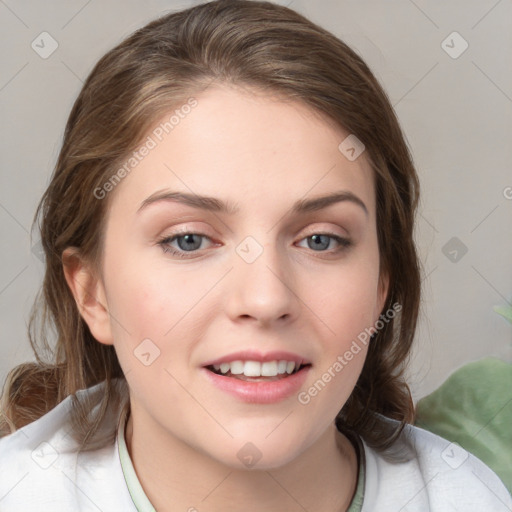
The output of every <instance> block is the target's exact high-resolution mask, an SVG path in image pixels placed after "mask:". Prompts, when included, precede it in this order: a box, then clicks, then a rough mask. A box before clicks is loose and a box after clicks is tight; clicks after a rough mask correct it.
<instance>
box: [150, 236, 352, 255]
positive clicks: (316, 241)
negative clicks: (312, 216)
mask: <svg viewBox="0 0 512 512" xmlns="http://www.w3.org/2000/svg"><path fill="white" fill-rule="evenodd" d="M203 238H206V239H208V240H210V238H209V237H208V236H206V235H204V234H202V233H193V232H184V233H180V234H176V235H171V236H166V237H165V238H162V239H160V240H159V241H158V245H160V246H161V247H162V250H163V251H164V252H165V253H169V254H171V255H173V256H177V257H178V258H183V259H185V258H194V257H196V256H195V253H196V252H197V251H198V250H199V249H200V247H201V243H202V239H203ZM302 240H307V241H308V248H310V249H312V250H313V252H326V253H328V254H337V253H339V252H341V251H343V250H344V249H348V248H349V247H350V246H351V245H352V242H351V241H350V240H349V239H348V238H343V237H340V236H338V235H334V234H332V233H315V234H313V235H309V236H307V237H305V238H302V239H301V241H302ZM332 240H334V241H335V242H336V244H338V247H337V248H335V249H333V250H331V251H326V250H325V249H327V248H328V247H329V245H330V244H331V241H332ZM173 242H177V245H178V247H177V248H176V247H174V246H171V245H170V244H171V243H173ZM317 249H320V251H318V250H317Z"/></svg>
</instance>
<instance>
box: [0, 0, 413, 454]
mask: <svg viewBox="0 0 512 512" xmlns="http://www.w3.org/2000/svg"><path fill="white" fill-rule="evenodd" d="M211 83H218V84H229V85H235V86H240V87H252V88H256V89H258V90H261V91H263V92H268V93H269V94H272V95H278V96H280V97H282V98H283V99H285V100H295V101H299V102H302V103H303V104H305V105H307V106H309V107H311V108H312V109H313V110H314V111H316V112H317V113H319V114H322V115H324V116H327V117H328V118H329V119H331V120H332V121H333V122H334V123H336V125H337V126H339V127H341V128H342V129H344V130H346V131H348V132H349V133H352V134H355V135H356V136H357V138H358V139H360V140H361V141H362V142H363V144H364V145H365V147H366V151H365V155H366V158H367V159H368V161H369V162H370V164H371V166H372V168H373V171H374V172H373V174H374V180H375V190H376V208H377V224H378V225H377V231H378V245H379V253H380V265H381V269H380V270H381V272H386V273H387V275H388V276H389V283H390V287H389V291H388V296H387V298H386V303H385V305H384V308H383V311H387V310H389V309H390V308H392V307H393V305H394V304H396V303H399V304H400V305H401V311H400V313H399V315H397V316H395V317H394V318H393V319H391V320H390V321H389V322H386V323H385V326H384V327H383V329H381V330H380V331H379V332H378V333H377V334H375V335H374V336H373V339H372V342H371V343H370V344H369V350H368V353H367V357H366V361H365V364H364V367H363V370H362V373H361V375H360V377H359V380H358V382H357V384H356V386H355V389H354V390H353V393H352V394H351V396H350V398H349V400H348V401H347V403H346V404H345V405H344V407H343V408H342V410H341V411H340V412H339V413H338V415H337V417H336V424H337V426H338V427H339V428H340V429H342V430H344V431H346V432H347V433H350V432H354V433H357V434H359V435H360V436H362V437H363V439H365V441H366V442H367V443H368V444H369V445H370V446H373V447H374V448H376V449H381V450H382V449H385V448H387V447H389V446H391V444H392V443H393V441H394V440H395V439H396V437H397V436H398V435H399V433H400V431H401V430H402V429H403V427H404V426H405V424H406V423H410V422H412V420H413V418H414V407H413V402H412V399H411V394H410V390H409V388H408V386H407V384H406V382H405V380H404V369H405V365H406V363H407V360H408V355H409V352H410V348H411V344H412V341H413V337H414V333H415V329H416V323H417V317H418V310H419V301H420V269H419V262H418V258H417V253H416V249H415V245H414V241H413V228H414V218H415V211H416V207H417V203H418V194H419V184H418V178H417V174H416V171H415V168H414V164H413V161H412V158H411V155H410V152H409V150H408V146H407V143H406V140H405V137H404V135H403V133H402V131H401V128H400V126H399V122H398V120H397V117H396V115H395V112H394V110H393V108H392V106H391V104H390V101H389V99H388V97H387V95H386V93H385V92H384V90H383V88H382V87H381V85H380V84H379V83H378V81H377V80H376V78H375V77H374V75H373V74H372V72H371V71H370V69H369V68H368V66H367V65H366V64H365V62H364V61H363V60H362V59H361V57H360V56H359V55H358V54H357V53H355V52H354V51H353V50H352V49H351V48H349V47H348V46H347V45H346V44H345V43H343V42H342V41H341V40H340V39H338V38H337V37H335V36H334V35H333V34H332V33H330V32H328V31H326V30H325V29H323V28H321V27H320V26H318V25H316V24H314V23H312V22H311V21H309V20H308V19H306V18H305V17H303V16H302V15H300V14H298V13H297V12H295V11H293V10H291V9H289V8H286V7H282V6H279V5H276V4H273V3H270V2H265V1H250V0H218V1H213V2H209V3H205V4H201V5H198V6H195V7H192V8H189V9H186V10H182V11H179V12H171V13H168V14H165V15H164V16H162V17H160V18H158V19H156V20H154V21H152V22H150V23H148V24H147V25H146V26H144V27H142V28H141V29H139V30H137V31H136V32H134V33H133V34H132V35H130V36H129V37H127V38H126V39H125V40H124V41H122V42H121V43H120V44H119V45H117V46H116V47H115V48H113V49H112V50H110V51H109V52H108V53H106V54H105V55H104V56H103V57H102V58H101V59H100V60H99V61H98V62H97V64H96V65H95V67H94V68H93V70H92V71H91V73H90V74H89V76H88V77H87V79H86V81H85V83H84V85H83V88H82V90H81V91H80V93H79V95H78V97H77V99H76V101H75V103H74V105H73V107H72V110H71V113H70V115H69V119H68V121H67V124H66V128H65V133H64V137H63V144H62V148H61V151H60V153H59V156H58V159H57V162H56V166H55V169H54V171H53V174H52V178H51V182H50V184H49V186H48V188H47V190H46V191H45V193H44V195H43V197H42V199H41V202H40V203H39V205H38V207H37V210H36V214H35V217H34V224H35V223H36V222H37V223H38V228H39V231H40V236H41V241H42V246H43V248H44V253H45V257H46V262H45V265H46V269H45V276H44V281H43V284H42V288H41V290H40V293H39V294H38V297H37V298H36V301H35V302H34V306H33V309H32V313H31V318H30V324H29V333H28V334H29V339H30V343H31V345H32V347H33V349H34V352H35V354H36V362H34V363H25V364H22V365H20V366H18V367H17V368H15V369H13V370H12V371H11V372H10V374H9V376H8V379H7V381H6V383H5V385H4V391H3V398H2V404H3V405H2V410H3V415H2V416H1V418H2V419H1V421H0V434H2V433H3V434H4V435H5V434H7V433H9V432H11V431H13V430H15V429H17V428H20V427H22V426H24V425H26V424H27V423H30V422H32V421H34V420H36V419H38V418H39V417H41V416H42V415H43V414H45V413H46V412H48V411H49V410H51V409H52V408H53V407H54V406H56V405H57V404H58V403H59V402H61V401H62V400H63V399H64V398H65V397H67V396H69V395H73V397H74V398H73V400H74V408H73V413H72V415H73V425H74V427H75V432H76V434H75V435H76V437H77V439H80V440H81V441H80V442H81V446H82V449H88V447H91V448H92V447H93V446H94V445H95V443H94V439H95V434H96V432H97V431H98V430H99V426H100V424H101V422H102V421H103V420H104V418H105V416H106V414H107V412H108V410H109V409H110V408H111V406H112V404H113V403H114V402H115V401H116V400H118V399H119V394H120V393H121V391H120V389H118V387H117V386H116V382H118V381H120V382H124V383H125V384H126V381H125V379H124V376H123V372H122V370H121V367H120V365H119V362H118V360H117V356H116V353H115V351H114V348H113V347H112V346H106V345H103V344H100V343H98V342H97V341H96V340H95V339H94V338H93V336H92V335H91V332H90V331H89V329H88V326H87V324H86V323H85V321H84V320H83V319H82V317H81V316H80V314H79V311H78V308H77V305H76V303H75V300H74V298H73V295H72V294H71V292H70V289H69V287H68V286H67V284H66V280H65V278H64V272H63V265H62V253H63V251H64V250H65V249H66V248H67V247H76V248H78V249H79V251H80V253H81V255H82V256H83V257H85V258H86V259H87V260H88V261H90V262H92V263H93V264H94V266H95V268H98V269H100V267H101V255H102V247H103V237H104V224H105V223H104V219H105V214H106V210H107V208H108V205H109V200H111V198H112V195H113V194H110V195H109V196H108V197H106V198H105V199H102V200H98V199H97V197H96V196H95V194H94V190H96V189H98V187H99V188H101V187H102V186H103V185H104V184H105V183H106V181H107V180H108V178H109V177H111V176H112V175H113V174H114V171H115V170H116V169H118V168H119V167H118V166H119V165H120V164H121V163H122V162H124V161H125V159H126V157H127V155H129V154H130V153H131V152H132V151H134V150H135V149H136V148H137V147H138V146H139V145H140V143H141V141H142V140H143V137H144V136H145V135H147V132H148V130H149V129H150V128H151V127H152V126H153V125H154V123H155V122H156V121H157V120H158V119H160V117H161V114H162V112H165V111H166V109H169V110H170V109H172V108H173V107H176V106H177V105H180V104H182V103H184V102H185V101H186V98H189V97H190V96H191V95H193V94H199V93H200V92H201V91H202V90H204V89H205V88H206V87H208V85H209V84H211ZM52 333H53V334H54V335H55V336H54V342H53V343H52V342H50V337H51V334H52ZM103 381H104V382H105V386H106V387H105V393H104V394H103V395H102V396H101V399H100V400H101V401H100V403H99V404H98V406H97V407H96V408H95V414H94V415H93V416H91V415H90V414H89V413H90V408H91V404H85V403H82V402H80V401H79V400H77V399H76V396H75V393H76V392H77V391H78V390H79V389H84V388H87V387H90V386H92V385H94V384H97V383H100V382H103ZM123 389H124V390H125V391H126V386H125V387H124V388H123ZM382 415H384V416H387V417H390V418H393V419H395V420H398V423H396V422H395V423H394V425H398V427H397V428H395V427H393V430H392V431H389V429H385V428H384V427H385V422H384V421H383V419H382Z"/></svg>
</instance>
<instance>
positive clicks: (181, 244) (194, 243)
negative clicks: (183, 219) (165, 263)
mask: <svg viewBox="0 0 512 512" xmlns="http://www.w3.org/2000/svg"><path fill="white" fill-rule="evenodd" d="M202 238H207V239H208V240H210V238H209V237H208V236H206V235H204V234H202V233H192V232H184V233H179V234H175V235H171V236H166V237H164V238H162V239H160V240H159V241H158V245H160V247H162V250H163V251H164V252H165V253H170V254H172V255H173V256H178V257H179V258H192V257H194V256H193V254H192V255H190V256H188V255H187V253H194V252H195V251H197V250H199V249H200V248H201V245H202V244H201V242H202V240H201V239H202ZM173 242H177V244H178V250H177V249H175V248H173V247H172V246H171V245H170V244H171V243H173Z"/></svg>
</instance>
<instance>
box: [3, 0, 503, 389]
mask: <svg viewBox="0 0 512 512" xmlns="http://www.w3.org/2000/svg"><path fill="white" fill-rule="evenodd" d="M193 3H198V2H190V1H189V2H187V1H171V0H168V1H165V0H152V1H147V2H142V1H136V0H123V1H121V0H106V1H101V2H100V1H99V0H89V1H87V0H81V1H69V0H66V1H64V0H60V1H59V0H47V1H46V2H44V3H43V2H37V1H35V0H0V44H1V46H2V49H3V51H2V56H1V59H2V61H1V68H0V69H1V75H0V115H1V119H2V124H1V128H0V129H1V132H0V146H1V150H0V169H1V174H0V180H1V181H0V229H1V237H0V255H1V265H0V322H1V324H0V325H1V329H0V380H1V381H2V382H3V380H4V378H5V376H6V374H7V371H8V369H9V368H11V367H12V366H13V365H15V364H17V363H19V362H21V361H23V360H26V359H31V357H32V356H31V352H30V349H29V344H28V341H27V336H26V323H27V321H28V314H29V310H30V305H31V302H32V300H33V298H34V296H35V294H36V291H37V289H38V287H39V285H40V283H41V279H42V270H43V265H42V263H41V261H40V260H39V259H38V256H37V247H36V248H35V249H34V250H33V248H32V245H31V241H30V237H29V231H30V225H31V221H32V217H33V214H34V210H35V206H36V204H37V201H38V199H39V197H40V196H41V194H42V193H43V191H44V189H45V187H46V185H47V183H48V179H49V176H50V173H51V171H52V168H53V165H54V164H55V160H56V157H57V154H58V150H59V146H60V143H61V138H62V133H63V129H64V124H65V121H66V118H67V115H68V113H69V110H70V108H71V105H72V103H73V101H74V98H75V97H76V95H77V94H78V91H79V89H80V87H81V85H82V82H83V80H84V79H85V77H86V76H87V74H88V72H89V71H90V70H91V68H92V67H93V65H94V64H95V62H96V61H97V60H98V58H99V57H100V56H101V55H103V54H104V53H105V52H106V51H107V50H109V49H110V48H111V47H112V46H114V45H115V44H116V43H117V42H119V41H120V40H121V39H122V38H124V37H125V36H127V35H128V34H129V33H131V32H132V31H133V30H135V29H136V28H138V27H140V26H142V25H143V24H144V23H145V22H147V21H149V20H150V19H152V18H154V17H156V16H157V15H159V14H161V13H163V12H165V11H168V10H175V9H179V8H184V7H188V6H190V5H192V4H193ZM278 3H281V4H283V5H289V6H290V7H292V8H294V9H296V10H297V11H299V12H301V13H303V14H305V15H306V16H307V17H309V18H311V19H312V20H313V21H315V22H317V23H319V24H320V25H322V26H324V27H325V28H327V29H329V30H331V31H332V32H333V33H335V34H336V35H337V36H339V37H341V38H342V39H343V40H344V41H346V42H347V43H348V44H349V45H351V46H352V47H353V48H354V49H355V50H356V51H358V52H359V53H360V54H361V55H362V56H363V58H364V59H365V60H366V61H367V63H368V64H369V65H370V67H371V68H372V70H373V71H374V73H375V74H376V76H377V77H378V79H380V81H381V82H382V84H383V85H384V87H385V89H386V91H387V92H388V95H389V97H390V99H391V101H392V103H393V105H394V107H395V109H396V111H397V114H398V116H399V118H400V121H401V123H402V126H403V129H404V131H405V133H406V134H407V138H408V141H409V144H410V147H411V150H412V153H413V156H414V159H415V162H416V164H417V167H418V170H419V174H420V179H421V184H422V194H423V195H422V204H421V213H420V216H419V218H418V231H417V241H418V247H419V249H420V253H421V258H422V263H423V267H424V274H425V278H424V302H423V308H422V317H421V321H420V327H419V330H418V335H417V343H416V348H415V350H414V353H413V358H412V366H411V369H410V371H409V378H410V383H411V386H412V388H413V392H414V396H415V397H416V398H419V397H421V396H423V395H425V394H426V393H428V392H430V391H431V390H432V389H434V388H435V387H437V386H438V385H439V384H440V383H441V382H442V381H443V380H444V379H445V378H446V377H447V376H448V375H449V374H450V373H451V372H452V371H453V370H454V369H456V368H458V367H459V366H461V365H462V364H464V363H465V362H468V361H472V360H476V359H479V358H481V357H485V356H487V355H494V356H496V357H500V358H501V359H504V360H506V361H508V362H512V329H511V326H510V324H508V323H507V322H506V321H505V320H504V319H503V318H501V317H499V316H498V315H497V314H496V313H495V312H494V311H493V309H492V308H493V306H494V305H497V304H502V305H505V304H507V302H508V303H509V304H510V301H511V299H512V229H511V225H512V169H511V162H512V144H511V133H512V67H511V66H510V55H511V49H512V2H510V0H499V1H496V0H485V1H484V0H479V1H475V0H472V1H467V0H457V1H455V0H452V1H451V2H443V1H441V0H435V1H428V2H427V1H425V0H415V1H413V0H389V1H386V2H383V1H381V0H358V1H344V0H341V1H340V0H338V1H335V0H320V1H315V2H313V1H305V0H293V1H291V2H290V0H287V1H286V2H284V1H282V2H281V1H279V2H278ZM454 31H455V32H457V33H458V34H460V35H456V34H455V35H454V34H453V32H454ZM42 32H48V33H49V34H50V35H51V37H52V38H53V39H54V40H55V41H56V43H57V44H58V47H57V48H56V50H55V51H54V52H53V53H52V54H51V55H50V56H48V57H47V58H42V57H41V56H40V53H43V54H44V52H45V51H49V50H50V49H51V44H52V42H51V40H50V39H49V37H48V36H45V35H43V36H40V34H41V33H42ZM41 38H44V43H41V42H40V41H41ZM33 41H35V42H34V48H35V49H37V50H38V52H39V53H38V52H36V51H35V49H33V48H32V46H31V44H32V42H33ZM443 41H444V43H443ZM36 44H39V47H36V46H35V45H36ZM53 44H54V43H53ZM466 44H467V45H468V46H467V49H465V51H462V50H464V48H465V46H466ZM43 46H44V48H43ZM453 237H456V239H455V241H452V242H450V243H449V244H448V245H446V244H447V243H448V242H449V241H450V240H451V239H452V238H453ZM465 250H467V252H466V253H465V254H463V253H464V251H465Z"/></svg>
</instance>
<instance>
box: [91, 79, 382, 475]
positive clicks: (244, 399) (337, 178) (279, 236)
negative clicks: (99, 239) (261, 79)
mask: <svg viewBox="0 0 512 512" xmlns="http://www.w3.org/2000/svg"><path fill="white" fill-rule="evenodd" d="M195 99H196V101H197V103H196V102H190V103H189V105H192V106H191V107H190V108H186V107H183V108H181V109H180V108H179V107H178V113H174V115H175V117H174V118H173V120H171V121H170V122H169V119H170V117H171V115H172V114H173V113H172V112H171V113H166V115H163V116H162V119H161V121H160V122H159V123H157V124H156V125H155V127H154V129H152V130H151V131H150V132H149V133H148V134H147V136H148V138H147V139H146V142H145V146H146V150H144V149H141V150H139V151H138V153H137V155H136V156H135V157H134V158H136V159H137V162H136V163H135V160H133V161H131V164H132V165H131V166H130V168H131V171H130V172H129V173H128V174H127V176H126V177H124V179H122V181H121V182H120V183H119V184H117V186H116V187H115V190H114V191H113V192H110V193H112V194H114V195H113V197H112V198H111V199H112V202H111V205H110V208H109V211H108V216H107V224H106V238H105V246H104V254H103V267H102V270H103V272H102V274H103V276H104V280H103V282H102V285H101V286H102V289H103V292H102V293H104V298H105V301H106V307H107V309H108V312H109V315H110V327H109V328H110V333H109V335H108V336H106V335H101V334H100V335H97V336H96V337H97V338H98V339H99V341H101V342H103V343H113V344H114V346H115V349H116V352H117V354H118V357H119V361H120V363H121V366H122V368H123V370H124V373H125V375H126V379H127V381H128V384H129V387H130V394H131V401H132V414H133V415H134V422H135V425H140V426H144V430H145V431H146V432H155V433H157V432H158V434H159V435H161V434H164V435H165V436H167V437H168V438H169V439H171V438H172V439H173V440H174V441H176V442H179V443H183V444H184V445H186V446H188V447H192V448H194V449H196V450H198V451H199V452H200V453H203V454H207V455H209V456H210V457H212V458H213V459H215V460H217V461H220V462H222V463H224V464H227V465H230V466H233V467H243V464H246V466H247V464H248V462H247V461H248V458H250V457H253V458H254V457H255V458H256V459H258V458H259V459H260V460H259V462H258V467H267V468H270V467H278V466H280V465H283V464H285V463H286V462H288V461H290V460H292V459H294V458H295V457H297V456H298V455H299V454H300V453H301V452H303V451H304V450H306V449H307V448H308V447H310V446H312V445H313V444H314V443H315V441H317V440H318V439H320V437H321V436H322V434H323V433H325V432H326V430H327V429H328V427H332V423H333V420H334V417H335V416H336V414H337V413H338V411H339V410H340V408H341V407H342V406H343V404H344V403H345V402H346V400H347V398H348V397H349V395H350V394H351V392H352V390H353V388H354V386H355V383H356V381H357V379H358V377H359V374H360V372H361V369H362V366H363V363H364V359H365V356H366V352H367V346H366V345H365V344H364V343H361V341H358V342H357V347H358V350H357V349H356V348H355V346H354V341H355V340H356V341H357V340H358V336H360V335H361V333H364V331H365V329H368V328H369V327H370V326H372V325H373V324H374V323H375V321H376V320H377V319H378V317H379V315H380V313H381V309H382V307H383V304H384V299H385V294H386V285H385V283H384V282H385V279H384V280H382V281H379V252H378V245H377V233H376V218H375V192H374V185H373V177H372V171H371V170H370V168H369V165H368V163H367V161H366V159H365V154H364V153H363V154H362V155H361V156H359V157H358V158H357V159H355V160H353V158H351V159H348V158H347V157H346V156H345V155H344V154H343V153H342V152H341V151H340V149H339V148H338V146H339V145H340V143H341V142H342V141H343V140H344V139H345V138H346V137H347V136H348V135H349V133H345V132H343V131H342V130H340V129H338V128H335V127H334V125H333V124H332V123H329V122H328V121H326V120H325V119H321V118H320V117H319V116H317V115H315V114H314V113H313V112H312V111H311V110H310V109H309V108H308V107H306V106H304V105H302V104H299V103H293V102H283V101H282V100H281V101H279V100H277V99H275V98H272V97H269V96H266V95H262V94H259V95H255V94H254V93H251V92H249V91H242V90H238V89H236V90H235V89H232V88H227V87H219V86H217V87H210V88H209V89H207V90H206V91H205V92H203V93H202V94H200V95H198V96H196V97H195ZM166 122H167V123H168V124H167V125H165V123H166ZM166 132H167V133H166ZM345 154H348V155H350V156H352V153H351V152H350V150H349V153H346V152H345ZM351 160H353V161H351ZM127 168H128V167H127ZM122 174H123V173H120V175H121V176H122ZM118 176H119V174H118ZM177 193H179V194H183V195H184V196H183V197H185V196H186V197H187V198H188V199H186V200H185V199H180V196H176V195H175V196H172V195H171V194H177ZM333 194H339V196H338V200H336V201H326V202H324V203H315V202H312V203H310V202H311V201H313V200H317V199H318V198H321V197H327V196H331V195H333ZM173 197H174V199H173ZM204 197H208V198H213V199H208V200H205V199H204ZM98 200H101V199H98ZM194 205H195V206H194ZM201 205H203V206H201ZM93 334H94V332H93ZM363 338H364V336H363ZM361 339H362V338H361V336H360V338H359V340H361ZM347 351H348V352H351V354H352V357H349V356H348V355H345V354H346V353H347ZM280 361H281V362H280ZM282 361H285V362H282ZM294 362H295V363H296V364H302V365H303V366H299V368H302V369H300V370H299V371H298V372H297V373H295V372H294V373H292V374H288V373H287V371H292V368H294V366H293V363H294ZM228 363H232V364H228ZM263 363H266V364H263ZM336 363H337V364H336ZM212 365H215V366H212ZM283 371H284V373H282V372H283ZM223 372H227V373H224V374H223ZM241 372H243V373H241ZM261 372H263V374H264V376H260V377H257V376H255V375H258V374H260V373H261ZM276 372H281V373H279V374H277V375H276ZM246 374H247V375H246ZM251 375H252V376H251ZM326 375H328V376H327V377H326ZM329 376H330V378H329ZM315 383H316V387H315ZM315 390H316V392H315ZM141 428H142V427H141ZM169 436H170V437H169ZM248 443H252V444H248Z"/></svg>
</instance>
